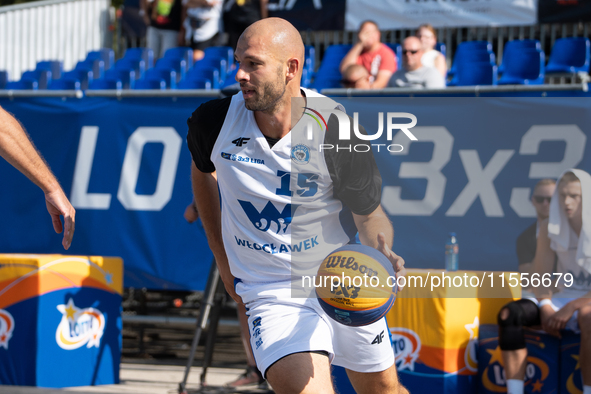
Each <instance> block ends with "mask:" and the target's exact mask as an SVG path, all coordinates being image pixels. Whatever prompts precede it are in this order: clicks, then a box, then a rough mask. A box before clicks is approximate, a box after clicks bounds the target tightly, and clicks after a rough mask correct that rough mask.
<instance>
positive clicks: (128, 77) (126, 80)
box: [105, 68, 135, 89]
mask: <svg viewBox="0 0 591 394" xmlns="http://www.w3.org/2000/svg"><path fill="white" fill-rule="evenodd" d="M105 78H110V79H116V80H119V81H121V88H122V89H133V85H134V84H135V71H133V70H129V69H125V68H112V69H110V70H107V71H106V72H105Z"/></svg>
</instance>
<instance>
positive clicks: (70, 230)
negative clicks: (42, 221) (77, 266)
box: [45, 188, 76, 250]
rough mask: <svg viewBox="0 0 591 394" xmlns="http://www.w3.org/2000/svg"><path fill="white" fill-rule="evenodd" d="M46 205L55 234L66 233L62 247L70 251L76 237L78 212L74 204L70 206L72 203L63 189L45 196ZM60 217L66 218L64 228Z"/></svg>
mask: <svg viewBox="0 0 591 394" xmlns="http://www.w3.org/2000/svg"><path fill="white" fill-rule="evenodd" d="M45 205H46V206H47V212H49V215H50V216H51V222H52V224H53V229H54V230H55V232H56V233H58V234H59V233H61V232H62V231H63V232H64V239H63V240H62V245H63V246H64V249H66V250H68V249H69V248H70V245H71V244H72V238H73V237H74V227H75V224H76V222H75V217H76V210H75V209H74V207H73V206H72V204H70V201H68V198H67V197H66V195H65V194H64V192H63V191H62V189H61V188H59V189H57V190H54V191H52V192H50V193H47V194H46V195H45ZM60 216H63V217H64V225H63V226H62V222H61V220H60Z"/></svg>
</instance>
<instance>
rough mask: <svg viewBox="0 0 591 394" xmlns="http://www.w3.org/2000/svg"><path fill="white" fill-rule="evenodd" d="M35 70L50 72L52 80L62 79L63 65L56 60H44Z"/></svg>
mask: <svg viewBox="0 0 591 394" xmlns="http://www.w3.org/2000/svg"><path fill="white" fill-rule="evenodd" d="M35 70H47V71H51V78H52V79H60V78H61V77H62V70H63V65H62V62H60V61H58V60H46V61H42V62H38V63H37V67H35Z"/></svg>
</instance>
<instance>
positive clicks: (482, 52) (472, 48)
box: [447, 41, 495, 77]
mask: <svg viewBox="0 0 591 394" xmlns="http://www.w3.org/2000/svg"><path fill="white" fill-rule="evenodd" d="M491 54H492V58H491V59H492V60H491V61H492V62H493V63H494V61H495V57H494V56H495V55H494V53H493V48H492V44H491V43H490V42H488V41H465V42H462V43H461V44H460V45H458V48H457V49H456V53H455V54H454V59H453V63H452V65H451V68H450V69H449V70H447V76H448V77H453V76H454V75H455V73H456V72H457V69H458V64H459V63H462V62H465V61H466V59H468V60H467V61H476V62H482V61H484V60H483V57H485V56H489V57H490V55H491Z"/></svg>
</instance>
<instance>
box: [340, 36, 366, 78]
mask: <svg viewBox="0 0 591 394" xmlns="http://www.w3.org/2000/svg"><path fill="white" fill-rule="evenodd" d="M362 51H363V42H362V41H359V42H357V44H355V45H353V48H351V49H350V50H349V52H347V54H346V55H345V57H344V58H343V60H341V65H340V67H339V71H340V72H341V74H342V73H344V72H345V70H346V69H347V67H349V66H350V65H352V64H357V58H358V57H359V55H361V52H362Z"/></svg>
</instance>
